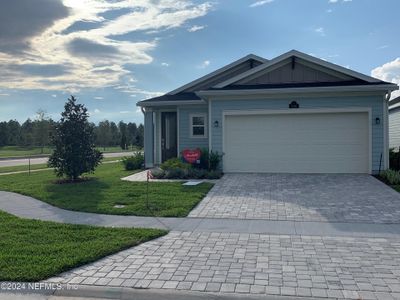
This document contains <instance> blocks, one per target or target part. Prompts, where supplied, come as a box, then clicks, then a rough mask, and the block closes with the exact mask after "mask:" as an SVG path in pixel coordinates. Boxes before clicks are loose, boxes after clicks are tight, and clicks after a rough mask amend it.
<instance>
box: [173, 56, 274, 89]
mask: <svg viewBox="0 0 400 300" xmlns="http://www.w3.org/2000/svg"><path fill="white" fill-rule="evenodd" d="M249 59H254V60H257V61H259V62H260V63H262V64H264V63H266V62H268V60H267V59H265V58H263V57H260V56H257V55H254V54H249V55H246V56H245V57H242V58H240V59H238V60H236V61H234V62H232V63H230V64H228V65H226V66H224V67H222V68H219V69H217V70H215V71H214V72H211V73H209V74H207V75H205V76H203V77H200V78H198V79H196V80H193V81H191V82H189V83H187V84H185V85H183V86H181V87H179V88H177V89H175V90H173V91H170V92H169V93H167V94H169V95H175V94H177V93H179V92H182V91H184V90H186V89H188V88H190V87H192V86H194V85H196V84H199V83H201V82H203V81H205V80H208V79H210V78H212V77H214V76H217V75H219V74H221V73H223V72H225V71H227V70H229V69H231V68H233V67H236V66H237V65H239V64H241V63H243V62H245V61H246V60H249Z"/></svg>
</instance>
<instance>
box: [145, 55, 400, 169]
mask: <svg viewBox="0 0 400 300" xmlns="http://www.w3.org/2000/svg"><path fill="white" fill-rule="evenodd" d="M396 89H398V86H397V85H395V84H392V83H388V82H384V81H381V80H378V79H376V78H372V77H370V76H366V75H363V74H360V73H358V72H355V71H352V70H350V69H347V68H344V67H340V66H338V65H335V64H332V63H329V62H327V61H324V60H321V59H318V58H315V57H312V56H310V55H307V54H304V53H301V52H298V51H295V50H292V51H289V52H287V53H285V54H283V55H280V56H278V57H276V58H274V59H272V60H267V59H264V58H261V57H259V56H256V55H248V56H245V57H243V58H241V59H239V60H237V61H235V62H233V63H231V64H229V65H227V66H225V67H223V68H221V69H218V70H216V71H215V72H212V73H210V74H208V75H206V76H204V77H201V78H200V79H197V80H195V81H193V82H190V83H188V84H186V85H184V86H182V87H180V88H178V89H176V90H173V91H171V92H169V93H167V94H165V95H163V96H160V97H155V98H151V99H148V100H144V101H140V102H138V106H141V107H142V110H143V112H144V122H145V123H144V124H145V125H144V126H145V161H146V167H153V166H155V165H158V164H160V163H161V162H163V161H165V160H167V159H169V158H171V157H176V156H178V155H179V153H180V152H181V151H182V150H184V149H195V148H209V149H210V150H212V151H217V152H219V153H222V154H223V158H222V169H223V171H224V172H285V173H286V172H287V173H377V172H378V170H379V169H386V168H387V167H388V106H387V105H388V103H387V100H388V99H389V97H390V93H391V91H393V90H396Z"/></svg>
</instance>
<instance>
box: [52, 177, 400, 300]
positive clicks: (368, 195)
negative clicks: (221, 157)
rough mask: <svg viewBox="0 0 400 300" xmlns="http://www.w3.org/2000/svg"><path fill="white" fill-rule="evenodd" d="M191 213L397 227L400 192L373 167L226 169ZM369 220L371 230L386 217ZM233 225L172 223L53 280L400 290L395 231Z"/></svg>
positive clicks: (340, 293) (359, 295) (198, 287)
mask: <svg viewBox="0 0 400 300" xmlns="http://www.w3.org/2000/svg"><path fill="white" fill-rule="evenodd" d="M190 216H191V217H211V218H243V219H246V218H250V219H257V218H261V219H269V220H299V221H317V222H318V221H322V222H330V221H334V222H343V221H344V222H366V223H384V222H394V223H398V224H394V225H392V226H400V196H399V194H397V192H395V191H394V190H392V189H390V188H388V187H386V186H385V185H384V184H382V183H380V182H379V181H377V180H376V179H374V178H373V177H371V176H367V175H288V174H286V175H282V174H279V175H278V174H242V175H238V174H228V175H225V176H224V178H223V179H222V180H221V181H219V182H218V183H217V184H216V185H215V186H214V188H213V189H212V190H211V192H210V193H209V194H208V196H207V197H206V198H205V199H204V200H203V201H202V202H201V203H200V204H199V206H198V207H196V209H195V210H194V211H192V213H191V214H190ZM358 225H361V224H358ZM316 226H318V225H316ZM346 226H350V225H349V224H347V225H346ZM369 226H371V227H370V228H371V230H372V228H373V227H379V226H381V225H379V224H369ZM367 228H368V226H367ZM234 230H235V229H234V228H233V229H232V232H226V231H224V232H217V231H218V230H216V232H202V231H201V230H200V231H198V230H197V231H194V232H187V231H172V232H170V233H169V234H168V235H166V236H164V237H162V238H159V239H157V240H153V241H150V242H147V243H144V244H141V245H139V246H137V247H133V248H130V249H128V250H125V251H122V252H120V253H117V254H115V255H111V256H108V257H106V258H104V259H101V260H99V261H97V262H95V263H92V264H89V265H86V266H83V267H80V268H77V269H74V270H72V271H70V272H67V273H64V274H61V275H60V276H59V277H57V278H52V279H50V280H51V281H56V282H62V283H74V284H82V285H98V286H122V287H132V288H155V289H178V290H186V291H202V292H214V293H238V294H268V295H288V296H303V297H306V298H309V297H322V298H323V297H328V298H335V299H400V235H398V234H394V235H393V237H391V238H376V237H372V236H373V235H372V233H373V232H371V237H361V236H357V235H355V236H352V237H343V236H318V235H312V234H304V235H300V234H293V235H278V234H277V235H271V234H248V233H236V232H234ZM364 233H365V232H364Z"/></svg>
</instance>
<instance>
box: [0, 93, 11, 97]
mask: <svg viewBox="0 0 400 300" xmlns="http://www.w3.org/2000/svg"><path fill="white" fill-rule="evenodd" d="M7 96H10V94H6V93H0V97H7Z"/></svg>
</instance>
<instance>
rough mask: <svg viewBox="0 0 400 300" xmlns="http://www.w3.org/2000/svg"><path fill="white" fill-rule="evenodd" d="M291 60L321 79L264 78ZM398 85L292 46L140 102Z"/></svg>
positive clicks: (393, 87)
mask: <svg viewBox="0 0 400 300" xmlns="http://www.w3.org/2000/svg"><path fill="white" fill-rule="evenodd" d="M255 62H256V63H255ZM290 62H291V63H292V67H291V68H292V70H294V71H296V70H298V68H296V69H294V66H295V64H296V62H298V63H300V64H301V65H302V66H305V67H303V69H301V70H303V72H306V70H307V68H311V69H313V70H316V73H315V74H319V76H321V77H318V79H319V80H314V81H312V80H308V78H304V79H305V80H299V81H293V80H292V81H290V80H289V81H288V80H286V81H285V80H281V79H280V80H270V79H268V80H265V76H271V77H272V78H274V76H277V77H276V78H278V79H279V78H281V77H280V76H278V75H274V72H275V71H282V70H284V69H283V68H285V67H287V66H288V63H290ZM279 68H281V69H279ZM292 70H290V68H289V72H292ZM297 72H299V71H297ZM300 72H301V71H300ZM318 72H319V73H318ZM286 74H287V73H286ZM289 74H291V73H289ZM293 74H295V73H293ZM321 74H322V75H321ZM263 76H264V77H263ZM212 83H214V84H212ZM397 89H398V86H397V85H396V84H394V83H390V82H385V81H382V80H379V79H376V78H373V77H371V76H367V75H364V74H361V73H359V72H356V71H353V70H350V69H347V68H344V67H341V66H338V65H335V64H333V63H330V62H327V61H325V60H322V59H319V58H316V57H313V56H310V55H307V54H305V53H302V52H299V51H296V50H292V51H289V52H287V53H285V54H282V55H280V56H278V57H276V58H274V59H272V60H267V59H264V58H262V57H259V56H256V55H254V54H249V55H247V56H245V57H243V58H241V59H239V60H236V61H235V62H233V63H231V64H228V65H226V66H225V67H222V68H220V69H218V70H216V71H214V72H212V73H210V74H208V75H206V76H203V77H201V78H199V79H197V80H194V81H192V82H190V83H188V84H186V85H184V86H182V87H180V88H178V89H176V90H173V91H171V92H169V93H167V94H165V95H163V96H160V97H155V98H151V99H147V100H143V101H140V102H138V103H137V105H138V106H157V105H177V104H202V103H205V100H206V99H209V98H210V97H213V96H216V97H220V96H222V97H225V96H228V95H229V96H235V95H236V96H239V95H252V94H254V95H267V94H277V93H286V94H289V93H291V94H295V93H310V92H314V93H318V92H338V91H339V92H359V91H383V92H385V91H386V92H387V91H393V90H397ZM399 102H400V101H399Z"/></svg>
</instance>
